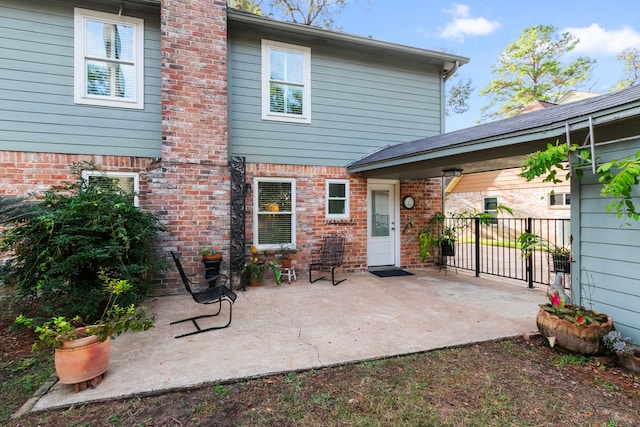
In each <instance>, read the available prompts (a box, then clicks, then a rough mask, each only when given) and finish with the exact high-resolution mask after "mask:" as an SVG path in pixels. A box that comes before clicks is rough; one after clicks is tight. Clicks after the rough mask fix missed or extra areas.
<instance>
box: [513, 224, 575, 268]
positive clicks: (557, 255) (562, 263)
mask: <svg viewBox="0 0 640 427" xmlns="http://www.w3.org/2000/svg"><path fill="white" fill-rule="evenodd" d="M518 245H519V246H520V253H521V254H522V257H523V258H526V257H528V256H530V255H531V254H532V253H533V251H534V250H535V249H536V248H539V249H541V250H543V251H545V252H548V253H549V255H551V261H552V262H553V270H554V271H556V272H561V273H570V272H571V261H572V259H571V248H570V247H567V246H558V245H556V244H554V243H551V242H550V241H549V240H547V239H543V238H542V237H540V236H538V235H537V234H533V233H529V232H524V233H522V234H521V235H520V236H519V237H518Z"/></svg>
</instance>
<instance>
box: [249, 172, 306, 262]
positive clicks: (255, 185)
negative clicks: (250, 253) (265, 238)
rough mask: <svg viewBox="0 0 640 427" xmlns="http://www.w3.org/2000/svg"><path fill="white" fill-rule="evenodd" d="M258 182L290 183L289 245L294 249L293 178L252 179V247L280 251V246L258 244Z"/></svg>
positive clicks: (294, 209)
mask: <svg viewBox="0 0 640 427" xmlns="http://www.w3.org/2000/svg"><path fill="white" fill-rule="evenodd" d="M259 182H289V183H291V210H292V212H291V245H290V247H292V248H295V247H296V224H297V222H296V210H297V209H296V180H295V178H264V177H254V178H253V188H254V192H253V246H255V247H256V249H257V250H258V251H266V250H276V249H280V248H281V247H282V245H276V244H274V245H259V244H258V208H259V206H258V183H259Z"/></svg>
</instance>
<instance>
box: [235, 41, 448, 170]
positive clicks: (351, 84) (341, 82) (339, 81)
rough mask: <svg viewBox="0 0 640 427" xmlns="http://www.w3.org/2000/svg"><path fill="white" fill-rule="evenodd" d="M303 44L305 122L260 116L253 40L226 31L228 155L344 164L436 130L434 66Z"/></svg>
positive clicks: (437, 89)
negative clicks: (307, 62)
mask: <svg viewBox="0 0 640 427" xmlns="http://www.w3.org/2000/svg"><path fill="white" fill-rule="evenodd" d="M265 38H267V39H269V37H265ZM294 44H295V43H294ZM300 45H302V46H309V45H308V44H304V43H301V44H300ZM310 47H311V123H310V124H301V123H288V122H279V121H269V120H262V116H261V115H262V105H261V56H260V38H258V37H256V38H250V37H249V36H247V35H246V34H236V33H234V32H233V31H231V32H230V44H229V55H230V59H229V143H230V147H231V152H232V154H233V155H240V156H245V157H247V161H249V162H260V163H284V164H301V165H327V166H345V165H346V164H348V163H350V162H352V161H353V160H355V159H358V158H360V157H362V156H363V155H366V154H368V153H371V152H372V151H375V150H376V149H378V148H380V147H384V146H387V145H394V144H399V143H402V142H406V141H411V140H414V139H418V138H422V137H425V136H430V135H435V134H438V133H440V132H441V105H440V102H441V93H440V91H441V84H440V77H439V72H438V70H437V69H435V68H434V67H431V68H427V67H424V66H413V67H411V66H400V65H397V64H394V63H388V62H386V61H385V60H384V59H380V58H372V57H364V56H362V55H358V54H354V53H353V52H343V51H337V50H329V49H327V48H325V47H318V46H314V45H310Z"/></svg>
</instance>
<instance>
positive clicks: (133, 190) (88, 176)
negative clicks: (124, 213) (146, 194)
mask: <svg viewBox="0 0 640 427" xmlns="http://www.w3.org/2000/svg"><path fill="white" fill-rule="evenodd" d="M82 179H84V180H85V181H86V182H87V184H88V185H91V186H97V187H99V188H103V189H105V191H115V190H119V191H121V192H122V193H123V194H125V195H126V196H127V198H128V199H129V200H130V201H131V203H132V204H133V205H134V206H138V202H139V200H138V192H139V183H140V181H139V180H140V178H139V175H138V174H137V173H133V172H104V171H88V170H85V171H82Z"/></svg>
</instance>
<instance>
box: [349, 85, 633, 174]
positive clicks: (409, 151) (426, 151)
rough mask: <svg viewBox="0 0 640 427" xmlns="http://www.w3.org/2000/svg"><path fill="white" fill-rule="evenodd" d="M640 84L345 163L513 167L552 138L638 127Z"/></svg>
mask: <svg viewBox="0 0 640 427" xmlns="http://www.w3.org/2000/svg"><path fill="white" fill-rule="evenodd" d="M639 116H640V86H635V87H632V88H629V89H626V90H623V91H620V92H615V93H612V94H607V95H601V96H598V97H594V98H589V99H585V100H582V101H577V102H573V103H570V104H563V105H557V106H555V107H550V108H546V109H543V110H537V111H533V112H530V113H526V114H522V115H520V116H515V117H511V118H509V119H504V120H499V121H496V122H492V123H486V124H482V125H478V126H474V127H471V128H467V129H460V130H458V131H454V132H449V133H445V134H442V135H436V136H433V137H429V138H424V139H420V140H416V141H411V142H407V143H404V144H398V145H394V146H390V147H386V148H383V149H381V150H379V151H377V152H375V153H372V154H370V155H368V156H366V157H364V158H362V159H360V160H357V161H355V162H353V163H351V164H350V165H349V166H347V170H348V172H349V173H360V174H362V176H364V177H367V178H385V179H420V178H434V177H440V176H442V175H443V172H442V171H443V170H446V169H462V170H463V173H465V174H469V173H474V172H487V171H492V170H500V169H508V168H516V167H519V166H520V164H521V163H522V160H524V159H525V158H526V156H527V155H528V154H529V153H533V152H535V151H538V150H543V149H545V148H546V146H547V144H549V143H551V144H555V143H556V141H558V142H560V143H566V135H567V132H569V135H570V136H569V138H570V142H571V143H573V144H579V145H583V144H587V145H589V144H590V143H591V141H590V139H589V137H588V136H589V133H590V128H591V126H592V127H593V133H594V139H595V143H596V144H597V143H602V142H605V141H611V140H614V139H617V138H624V137H629V136H636V135H638V134H639V133H640V129H639V128H640V124H639V121H638V119H637V118H638V117H639Z"/></svg>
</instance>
